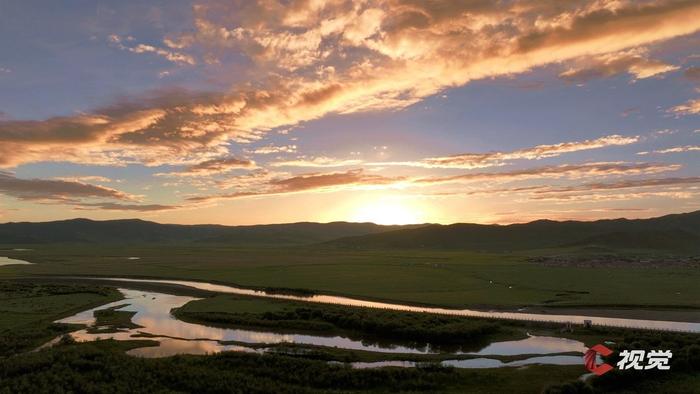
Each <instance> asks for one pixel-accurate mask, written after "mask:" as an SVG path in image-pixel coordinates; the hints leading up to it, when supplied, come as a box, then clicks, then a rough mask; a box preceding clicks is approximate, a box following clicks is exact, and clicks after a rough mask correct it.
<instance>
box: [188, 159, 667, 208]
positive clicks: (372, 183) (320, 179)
mask: <svg viewBox="0 0 700 394" xmlns="http://www.w3.org/2000/svg"><path fill="white" fill-rule="evenodd" d="M679 168H681V166H680V165H678V164H656V163H631V164H630V163H585V164H567V165H560V166H546V167H538V168H532V169H525V170H514V171H507V172H481V173H470V174H461V175H455V176H448V177H413V178H409V177H405V176H384V175H377V174H368V173H366V172H365V171H364V170H362V169H353V170H348V171H344V172H330V173H309V174H301V175H293V176H286V177H280V176H275V175H273V174H270V173H268V172H267V171H265V170H260V171H258V172H257V173H254V174H246V175H242V176H237V177H233V178H232V179H231V180H230V183H229V182H228V181H227V180H222V181H221V182H220V186H221V187H222V188H231V187H235V188H237V189H238V190H237V191H236V192H233V193H227V194H218V195H208V196H193V197H189V198H187V200H188V201H189V202H197V203H198V202H206V201H215V200H222V199H235V198H244V197H255V196H269V195H280V194H286V193H299V192H327V191H335V190H344V189H349V188H357V187H372V188H375V187H376V188H389V187H400V188H406V187H424V186H432V185H437V184H446V183H465V182H477V181H479V182H488V181H500V182H510V181H519V180H526V179H543V178H552V179H558V178H567V179H579V178H584V177H593V176H594V177H604V176H613V175H640V174H657V173H661V172H666V171H675V170H677V169H679ZM528 188H529V187H523V189H522V190H526V189H527V190H529V189H528ZM507 190H508V189H503V190H502V191H507Z"/></svg>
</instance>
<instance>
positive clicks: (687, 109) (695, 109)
mask: <svg viewBox="0 0 700 394" xmlns="http://www.w3.org/2000/svg"><path fill="white" fill-rule="evenodd" d="M668 112H671V113H674V114H676V115H697V114H700V99H695V100H690V101H688V102H687V103H685V104H681V105H677V106H675V107H672V108H670V109H669V110H668Z"/></svg>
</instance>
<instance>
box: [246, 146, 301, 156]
mask: <svg viewBox="0 0 700 394" xmlns="http://www.w3.org/2000/svg"><path fill="white" fill-rule="evenodd" d="M296 151H297V146H296V145H283V146H274V145H268V146H263V147H260V148H256V149H254V150H253V153H255V154H256V155H269V154H272V153H295V152H296Z"/></svg>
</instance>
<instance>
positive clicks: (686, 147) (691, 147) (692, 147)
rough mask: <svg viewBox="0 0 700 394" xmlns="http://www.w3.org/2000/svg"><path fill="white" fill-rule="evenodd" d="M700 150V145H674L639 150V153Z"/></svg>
mask: <svg viewBox="0 0 700 394" xmlns="http://www.w3.org/2000/svg"><path fill="white" fill-rule="evenodd" d="M695 151H700V145H684V146H674V147H672V148H666V149H660V150H655V151H651V152H638V153H637V154H638V155H648V154H650V153H681V152H695Z"/></svg>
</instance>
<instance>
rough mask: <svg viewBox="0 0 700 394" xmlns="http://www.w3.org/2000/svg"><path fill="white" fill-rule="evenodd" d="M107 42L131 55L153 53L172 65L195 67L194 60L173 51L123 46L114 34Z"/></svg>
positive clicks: (119, 38)
mask: <svg viewBox="0 0 700 394" xmlns="http://www.w3.org/2000/svg"><path fill="white" fill-rule="evenodd" d="M108 39H109V42H110V43H112V44H113V45H115V46H116V47H117V48H119V49H121V50H124V51H129V52H131V53H153V54H156V55H158V56H161V57H163V58H165V59H167V60H169V61H171V62H173V63H178V64H189V65H195V64H197V62H196V61H195V60H194V58H193V57H192V56H189V55H186V54H184V53H180V52H175V51H170V50H167V49H164V48H158V47H154V46H152V45H147V44H138V45H136V46H131V47H130V46H126V45H124V44H123V40H122V38H121V37H119V36H118V35H116V34H112V35H110V36H109V37H108Z"/></svg>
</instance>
